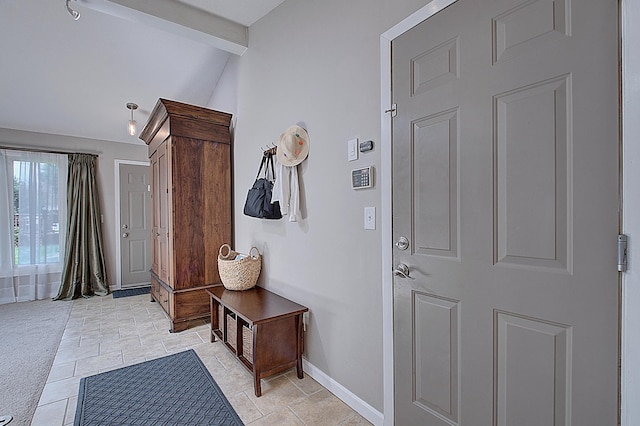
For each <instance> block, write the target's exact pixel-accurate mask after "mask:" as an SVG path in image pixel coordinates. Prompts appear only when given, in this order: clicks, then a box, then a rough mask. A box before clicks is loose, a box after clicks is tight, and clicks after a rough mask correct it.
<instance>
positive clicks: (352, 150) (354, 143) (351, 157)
mask: <svg viewBox="0 0 640 426" xmlns="http://www.w3.org/2000/svg"><path fill="white" fill-rule="evenodd" d="M357 159H358V138H356V139H351V140H350V141H349V142H347V160H348V161H355V160H357Z"/></svg>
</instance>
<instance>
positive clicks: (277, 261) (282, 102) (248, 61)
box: [209, 0, 427, 413]
mask: <svg viewBox="0 0 640 426" xmlns="http://www.w3.org/2000/svg"><path fill="white" fill-rule="evenodd" d="M426 3H427V1H425V0H403V1H395V2H386V1H383V0H367V1H364V0H359V1H349V2H344V1H341V0H327V1H323V2H314V1H310V0H306V1H286V2H284V3H283V4H282V5H280V6H279V7H278V8H277V9H275V10H274V11H273V12H272V13H270V14H269V15H267V16H266V17H265V18H263V19H261V20H260V21H258V22H257V23H256V24H254V25H252V26H251V27H250V32H249V50H248V51H247V53H245V54H244V55H243V56H242V57H240V58H239V59H237V64H235V63H233V62H230V63H229V64H228V66H227V70H226V71H225V75H224V76H223V79H225V78H226V79H228V80H229V81H233V77H230V76H229V75H228V74H232V73H237V81H236V85H237V88H238V98H237V104H236V105H234V104H233V100H232V99H231V97H229V96H227V95H218V94H216V95H215V96H214V97H213V98H212V100H211V102H210V104H209V106H210V107H212V108H216V109H221V110H223V111H229V112H232V113H233V114H234V116H235V120H236V128H235V139H234V143H235V164H234V166H235V236H236V246H237V248H238V249H239V250H240V251H247V250H249V249H250V248H251V246H254V245H255V246H256V247H258V249H259V250H260V251H261V252H263V254H264V269H263V273H262V275H261V280H262V282H261V285H263V286H264V287H266V288H268V289H270V290H272V291H275V292H277V293H280V294H282V295H284V296H286V297H288V298H290V299H292V300H294V301H296V302H298V303H301V304H303V305H306V306H308V307H309V308H310V310H311V315H310V323H309V326H308V329H307V332H306V334H305V357H306V359H307V360H308V361H309V363H310V364H312V365H313V366H314V367H316V368H317V369H318V371H319V372H320V373H321V374H324V375H327V376H329V377H330V378H331V379H332V380H333V381H335V382H337V383H338V384H340V385H341V386H344V387H345V388H346V389H348V390H349V391H350V392H351V393H353V394H354V395H355V396H356V398H359V399H361V400H362V401H364V403H365V404H369V405H370V406H371V407H373V410H374V411H376V410H377V411H378V412H379V413H381V412H382V411H383V381H382V353H383V351H382V292H381V281H382V278H381V272H380V271H381V264H380V262H381V241H382V238H381V232H380V207H381V194H380V185H379V182H380V177H379V176H377V177H376V187H375V188H374V189H370V190H359V191H354V190H352V189H351V187H350V172H351V170H352V169H355V168H359V167H363V166H369V165H373V166H374V167H376V170H380V162H381V156H380V153H381V150H380V50H379V49H380V35H381V34H382V33H384V32H385V31H386V30H388V29H389V28H390V27H392V26H393V25H395V24H396V23H398V22H399V21H401V20H402V19H404V18H405V17H406V16H408V15H410V14H411V13H413V12H415V11H416V10H417V9H419V8H420V7H422V6H424V5H425V4H426ZM222 86H224V85H223V84H222V80H221V84H220V86H219V87H222ZM295 123H299V124H301V125H303V127H306V128H307V130H308V132H309V135H310V140H311V143H310V145H311V150H310V154H309V158H308V159H307V160H306V161H305V162H304V163H303V164H302V165H301V166H299V171H300V177H301V196H302V202H301V205H302V211H303V218H302V219H301V220H299V221H298V222H295V223H292V222H288V221H286V220H285V219H283V220H278V221H266V220H259V219H254V218H248V217H246V216H244V215H243V214H242V208H243V204H244V200H245V196H246V192H247V190H248V189H249V188H250V187H251V184H252V183H253V180H254V178H255V175H256V172H257V167H258V165H259V161H260V159H261V155H262V151H261V150H260V147H261V146H266V145H267V144H269V143H271V142H275V141H277V139H278V137H279V135H280V133H281V132H282V131H284V130H285V129H286V128H287V127H288V126H290V125H291V124H295ZM356 137H357V138H359V140H360V141H365V140H373V141H374V146H375V148H374V150H373V151H370V152H367V153H360V158H359V159H358V160H357V161H355V162H347V140H349V139H352V138H356ZM367 206H373V207H376V211H377V213H378V218H377V219H378V220H377V229H376V230H374V231H371V230H364V229H363V218H364V207H367Z"/></svg>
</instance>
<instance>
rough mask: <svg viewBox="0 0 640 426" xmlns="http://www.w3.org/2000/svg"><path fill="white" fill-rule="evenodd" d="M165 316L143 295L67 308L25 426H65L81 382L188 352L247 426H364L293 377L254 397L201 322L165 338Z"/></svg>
mask: <svg viewBox="0 0 640 426" xmlns="http://www.w3.org/2000/svg"><path fill="white" fill-rule="evenodd" d="M168 329H169V320H168V319H167V317H166V316H165V314H164V311H163V310H162V309H161V308H160V307H159V306H158V305H157V304H156V303H151V302H149V296H148V295H141V296H132V297H124V298H119V299H113V298H112V297H111V296H106V297H93V298H90V299H79V300H75V301H74V302H73V307H72V310H71V315H70V317H69V322H68V323H67V326H66V328H65V331H64V335H63V337H62V341H61V343H60V347H59V348H58V352H57V353H56V357H55V360H54V362H53V366H52V368H51V372H50V373H49V378H48V379H47V383H46V384H45V387H44V390H43V392H42V395H41V397H40V402H39V403H38V408H37V409H36V412H35V415H34V418H33V421H32V423H31V425H32V426H56V425H60V426H62V425H71V424H73V418H74V415H75V410H76V403H77V399H78V396H77V395H78V386H79V383H80V379H81V378H82V377H86V376H90V375H92V374H97V373H101V372H104V371H108V370H113V369H116V368H120V367H124V366H127V365H131V364H136V363H139V362H143V361H148V360H150V359H154V358H159V357H162V356H165V355H168V354H171V353H175V352H180V351H183V350H185V349H194V350H195V351H196V353H197V354H198V356H199V357H200V359H201V360H202V362H203V363H204V364H205V365H206V366H207V368H208V369H209V372H210V373H211V376H213V378H214V379H215V380H216V382H217V383H218V385H219V386H220V388H221V389H222V390H223V392H224V394H225V395H226V396H227V399H229V402H231V404H232V405H233V407H234V408H235V410H236V412H237V413H238V415H239V416H240V418H241V419H242V421H243V422H244V423H245V424H247V425H256V426H257V425H323V426H324V425H369V424H370V423H369V422H368V421H367V420H366V419H364V418H363V417H362V416H360V415H359V414H358V413H356V412H355V411H353V410H352V409H351V408H350V407H349V406H347V405H346V404H345V403H343V402H342V401H341V400H340V399H338V398H336V397H335V396H334V395H333V394H331V393H330V392H329V391H327V390H326V389H324V388H323V387H322V386H320V385H319V384H318V383H317V382H316V381H314V380H313V379H311V378H310V377H309V376H305V378H304V379H302V380H300V379H298V378H297V377H296V373H295V369H291V370H289V371H287V372H285V373H283V374H281V375H278V376H274V377H272V378H269V379H267V380H263V382H262V396H261V397H260V398H256V397H255V395H254V393H253V381H252V377H251V375H250V374H249V372H248V371H247V370H246V369H245V368H244V367H243V366H242V365H241V364H240V363H239V361H237V360H236V359H235V358H233V356H232V355H231V354H230V353H229V351H228V350H227V349H226V348H225V347H224V346H223V345H222V344H221V343H220V342H215V343H210V341H209V324H208V323H205V322H204V321H200V322H197V323H194V325H193V326H192V327H191V328H189V329H188V330H185V331H183V332H180V333H173V334H172V333H169V332H168Z"/></svg>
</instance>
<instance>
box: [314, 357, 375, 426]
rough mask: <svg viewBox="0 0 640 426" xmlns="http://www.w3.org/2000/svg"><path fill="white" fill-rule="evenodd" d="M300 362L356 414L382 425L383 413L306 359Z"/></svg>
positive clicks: (316, 379) (315, 378)
mask: <svg viewBox="0 0 640 426" xmlns="http://www.w3.org/2000/svg"><path fill="white" fill-rule="evenodd" d="M302 364H303V369H304V372H305V373H306V374H308V375H309V376H311V377H312V378H313V379H314V380H315V381H316V382H318V383H320V384H321V385H322V386H324V387H325V389H327V390H328V391H329V392H331V393H332V394H334V395H335V396H337V397H338V398H340V399H341V400H342V401H343V402H344V403H345V404H347V405H348V406H349V407H351V408H353V409H354V410H355V411H357V412H358V414H360V415H361V416H362V417H364V418H365V419H367V420H368V421H370V422H371V423H373V424H374V425H375V426H382V424H383V422H384V415H383V414H382V413H381V412H379V411H378V410H376V409H375V408H373V407H372V406H371V405H369V404H367V403H366V402H365V401H363V400H362V399H360V398H359V397H357V396H356V395H355V394H353V393H352V392H351V391H350V390H349V389H347V388H345V387H344V386H342V385H341V384H340V383H338V382H336V381H335V380H334V379H332V378H331V377H329V376H328V375H327V374H326V373H325V372H324V371H322V370H320V369H319V368H317V367H316V366H314V365H313V364H311V363H310V362H309V361H307V360H306V359H304V358H303V359H302Z"/></svg>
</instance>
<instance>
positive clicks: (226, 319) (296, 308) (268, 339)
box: [207, 285, 309, 397]
mask: <svg viewBox="0 0 640 426" xmlns="http://www.w3.org/2000/svg"><path fill="white" fill-rule="evenodd" d="M207 293H209V295H210V296H211V300H210V302H211V303H210V307H211V341H212V342H214V341H215V340H216V338H219V339H220V340H221V341H222V342H223V343H224V344H225V346H226V347H227V349H229V350H230V351H231V352H232V353H233V354H235V356H236V357H237V358H238V359H239V360H240V362H241V363H242V365H244V366H245V367H246V368H247V369H248V370H249V371H250V372H251V373H252V374H253V385H254V391H255V394H256V396H258V397H259V396H260V395H261V394H262V391H261V387H260V380H261V379H263V378H265V377H269V376H271V375H273V374H277V373H279V372H282V371H284V370H287V369H289V368H291V367H294V366H295V367H296V372H297V375H298V378H299V379H302V378H303V377H304V374H303V371H302V350H303V340H302V331H303V330H302V329H303V324H302V314H303V313H304V312H307V311H308V310H309V309H308V308H306V307H305V306H302V305H299V304H297V303H294V302H292V301H290V300H288V299H285V298H284V297H282V296H279V295H277V294H275V293H272V292H270V291H268V290H265V289H264V288H262V287H254V288H252V289H250V290H243V291H233V290H227V289H225V288H224V287H223V286H222V285H219V286H214V287H211V288H209V289H207Z"/></svg>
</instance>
